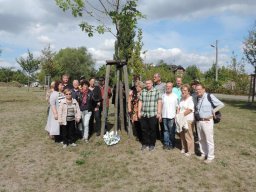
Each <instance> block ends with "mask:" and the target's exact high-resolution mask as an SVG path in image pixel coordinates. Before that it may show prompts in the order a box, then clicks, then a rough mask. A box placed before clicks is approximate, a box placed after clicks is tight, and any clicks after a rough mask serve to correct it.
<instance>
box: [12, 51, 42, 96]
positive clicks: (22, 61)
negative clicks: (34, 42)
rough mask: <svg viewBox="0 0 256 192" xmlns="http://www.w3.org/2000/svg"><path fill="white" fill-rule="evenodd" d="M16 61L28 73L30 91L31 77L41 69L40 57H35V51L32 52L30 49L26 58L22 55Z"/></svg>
mask: <svg viewBox="0 0 256 192" xmlns="http://www.w3.org/2000/svg"><path fill="white" fill-rule="evenodd" d="M16 61H17V63H18V64H19V65H20V67H21V68H22V69H23V70H24V71H25V72H26V73H27V75H28V91H29V86H30V82H29V81H30V78H31V77H32V76H33V75H34V73H35V72H36V71H37V70H38V69H39V64H40V60H39V59H38V58H34V56H33V53H31V52H30V51H29V50H28V56H27V57H26V58H23V57H20V58H18V59H16Z"/></svg>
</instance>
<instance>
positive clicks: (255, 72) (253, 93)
mask: <svg viewBox="0 0 256 192" xmlns="http://www.w3.org/2000/svg"><path fill="white" fill-rule="evenodd" d="M255 77H256V67H255V70H254V75H253V86H252V103H254V97H255Z"/></svg>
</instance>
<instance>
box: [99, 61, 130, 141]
mask: <svg viewBox="0 0 256 192" xmlns="http://www.w3.org/2000/svg"><path fill="white" fill-rule="evenodd" d="M111 65H115V66H116V79H117V83H116V95H113V97H115V125H114V133H115V134H116V133H117V130H118V122H119V121H118V120H119V116H118V101H119V104H120V113H119V114H120V118H121V119H120V122H121V130H122V131H123V130H124V127H125V125H127V131H128V135H129V137H133V132H132V128H131V123H130V116H129V114H128V97H129V84H128V71H127V62H126V61H124V60H121V61H115V60H107V61H106V75H105V88H104V96H103V115H102V117H101V136H103V135H104V131H105V123H106V116H107V109H106V107H107V97H108V88H109V75H110V67H111ZM123 79H124V80H123ZM123 83H124V88H125V96H126V114H125V116H126V117H127V123H125V122H124V106H123Z"/></svg>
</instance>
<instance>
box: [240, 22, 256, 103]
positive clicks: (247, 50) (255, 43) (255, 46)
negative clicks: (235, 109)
mask: <svg viewBox="0 0 256 192" xmlns="http://www.w3.org/2000/svg"><path fill="white" fill-rule="evenodd" d="M243 49H244V54H245V57H246V59H247V61H248V62H249V63H250V64H251V65H252V66H253V67H254V78H253V95H252V102H254V97H255V78H256V77H255V76H256V21H255V23H254V26H253V28H252V29H251V30H249V34H248V37H247V38H246V39H245V41H244V48H243Z"/></svg>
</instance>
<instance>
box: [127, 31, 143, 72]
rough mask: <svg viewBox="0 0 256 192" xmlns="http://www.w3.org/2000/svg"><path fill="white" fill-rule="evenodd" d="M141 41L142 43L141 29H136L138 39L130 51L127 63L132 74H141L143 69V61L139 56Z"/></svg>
mask: <svg viewBox="0 0 256 192" xmlns="http://www.w3.org/2000/svg"><path fill="white" fill-rule="evenodd" d="M142 46H143V43H142V30H141V29H139V30H138V40H137V41H136V43H135V46H134V50H133V51H132V56H131V59H130V60H129V63H128V65H129V66H130V69H132V70H133V74H134V75H141V74H142V73H143V72H144V70H143V67H144V65H143V61H142V58H141V57H140V53H141V49H142Z"/></svg>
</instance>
